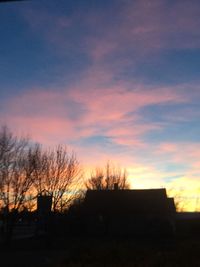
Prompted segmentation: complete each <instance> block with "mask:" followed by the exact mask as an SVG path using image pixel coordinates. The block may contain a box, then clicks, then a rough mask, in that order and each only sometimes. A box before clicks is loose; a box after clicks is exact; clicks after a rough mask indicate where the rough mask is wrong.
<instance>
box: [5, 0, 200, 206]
mask: <svg viewBox="0 0 200 267" xmlns="http://www.w3.org/2000/svg"><path fill="white" fill-rule="evenodd" d="M199 102H200V1H199V0H190V1H188V0H181V1H180V0H151V1H150V0H149V1H148V0H84V1H83V0H76V1H75V0H68V1H66V0H46V1H45V0H32V1H22V2H10V3H1V4H0V123H1V124H5V123H6V124H7V125H8V126H9V127H10V128H11V129H12V131H13V132H15V133H17V134H29V135H30V136H31V138H32V139H33V140H34V141H37V142H40V143H42V144H44V145H46V146H52V145H56V144H66V145H67V146H68V147H69V149H70V150H72V149H73V150H74V151H75V152H76V154H77V157H78V159H79V161H80V162H81V164H82V165H83V166H84V167H85V168H86V169H87V170H88V168H91V167H94V166H97V165H103V164H105V162H106V161H107V160H111V161H112V162H115V164H118V165H120V166H121V167H126V168H127V170H128V173H129V179H130V183H131V185H132V188H155V187H167V188H169V189H171V188H176V189H177V190H179V191H180V192H181V193H182V194H183V197H187V201H188V203H189V202H190V204H188V205H189V209H190V210H194V209H196V207H197V203H198V199H197V197H196V196H198V194H199V195H200V103H199ZM199 206H200V202H199Z"/></svg>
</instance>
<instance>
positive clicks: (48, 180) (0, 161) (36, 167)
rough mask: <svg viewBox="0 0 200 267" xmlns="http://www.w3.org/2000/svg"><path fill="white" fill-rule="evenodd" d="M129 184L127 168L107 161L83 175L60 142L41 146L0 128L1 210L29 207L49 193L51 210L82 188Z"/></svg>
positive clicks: (65, 203)
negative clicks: (40, 196)
mask: <svg viewBox="0 0 200 267" xmlns="http://www.w3.org/2000/svg"><path fill="white" fill-rule="evenodd" d="M116 183H117V184H118V187H119V188H121V189H126V188H129V184H128V179H127V172H126V170H123V169H121V168H116V167H114V165H113V164H111V163H109V162H108V163H107V164H106V166H105V167H103V168H96V169H95V170H93V171H92V173H91V176H90V177H89V178H88V177H84V173H83V169H82V167H81V166H80V163H79V161H78V159H77V156H76V154H75V153H74V152H69V151H68V149H67V147H66V146H64V145H58V146H56V147H54V148H48V149H47V148H43V146H42V145H41V144H37V143H34V142H33V141H32V140H30V138H28V137H25V136H22V137H19V136H17V135H15V134H14V133H13V132H12V131H11V130H10V129H9V128H8V127H7V126H2V127H1V128H0V209H1V210H3V211H4V212H7V213H9V212H11V211H21V210H23V209H28V210H32V209H34V208H35V207H36V198H37V196H38V195H40V194H42V193H44V192H46V193H48V194H50V195H51V196H52V210H53V211H59V212H60V211H64V210H66V209H67V208H68V207H69V206H70V205H71V204H72V203H73V201H74V200H76V199H79V198H81V197H82V196H83V192H84V191H85V190H86V189H95V190H107V189H113V186H114V184H116Z"/></svg>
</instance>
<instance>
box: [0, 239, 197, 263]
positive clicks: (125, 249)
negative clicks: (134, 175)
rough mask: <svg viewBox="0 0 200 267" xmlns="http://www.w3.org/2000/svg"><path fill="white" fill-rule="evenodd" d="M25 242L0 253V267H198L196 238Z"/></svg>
mask: <svg viewBox="0 0 200 267" xmlns="http://www.w3.org/2000/svg"><path fill="white" fill-rule="evenodd" d="M26 242H27V243H26ZM26 242H24V243H23V244H22V243H21V244H15V245H14V246H12V247H11V248H10V249H3V250H1V252H0V257H1V262H0V266H1V267H11V266H12V267H18V266H20V267H25V266H30V267H69V266H71V267H79V266H80V267H82V266H88V267H89V266H94V267H95V266H116V267H121V266H135V267H140V266H141V267H151V266H152V267H156V266H162V267H168V266H169V267H175V266H183V267H184V266H185V267H186V266H187V267H188V266H191V267H192V266H195V267H198V266H200V262H199V251H200V241H199V240H198V238H179V239H177V238H176V239H162V240H161V239H159V240H153V239H143V240H141V239H134V238H128V237H127V238H120V239H119V238H103V239H102V238H87V239H86V238H81V239H80V238H69V239H65V240H57V241H56V242H55V243H53V244H51V246H49V244H47V243H45V242H43V241H37V242H38V243H37V242H35V241H34V242H33V241H31V240H30V241H29V242H28V240H27V241H26ZM25 243H26V244H25ZM37 246H38V247H37Z"/></svg>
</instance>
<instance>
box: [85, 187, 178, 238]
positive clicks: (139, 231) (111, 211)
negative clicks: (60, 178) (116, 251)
mask: <svg viewBox="0 0 200 267" xmlns="http://www.w3.org/2000/svg"><path fill="white" fill-rule="evenodd" d="M83 214H84V216H85V225H86V229H87V232H88V233H91V234H102V235H103V234H114V235H124V234H133V235H162V234H172V233H173V232H174V230H175V228H174V226H175V223H174V221H175V214H176V209H175V205H174V199H173V198H168V197H167V194H166V190H165V189H164V188H163V189H140V190H128V189H125V190H119V189H118V188H117V187H116V186H115V189H114V190H88V191H87V192H86V196H85V200H84V203H83Z"/></svg>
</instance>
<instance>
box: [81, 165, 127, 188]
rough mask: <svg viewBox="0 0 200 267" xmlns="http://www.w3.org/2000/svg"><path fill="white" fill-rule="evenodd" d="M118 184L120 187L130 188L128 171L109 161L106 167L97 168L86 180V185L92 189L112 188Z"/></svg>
mask: <svg viewBox="0 0 200 267" xmlns="http://www.w3.org/2000/svg"><path fill="white" fill-rule="evenodd" d="M115 184H117V185H118V188H119V189H128V188H129V187H130V186H129V183H128V178H127V171H126V170H125V169H121V168H120V167H115V166H114V165H113V164H111V163H110V162H108V163H107V164H106V166H105V167H104V168H96V169H95V170H94V171H93V172H92V173H91V177H90V178H89V179H88V180H87V181H86V182H85V187H86V188H87V189H91V190H108V189H109V190H111V189H114V185H115Z"/></svg>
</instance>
